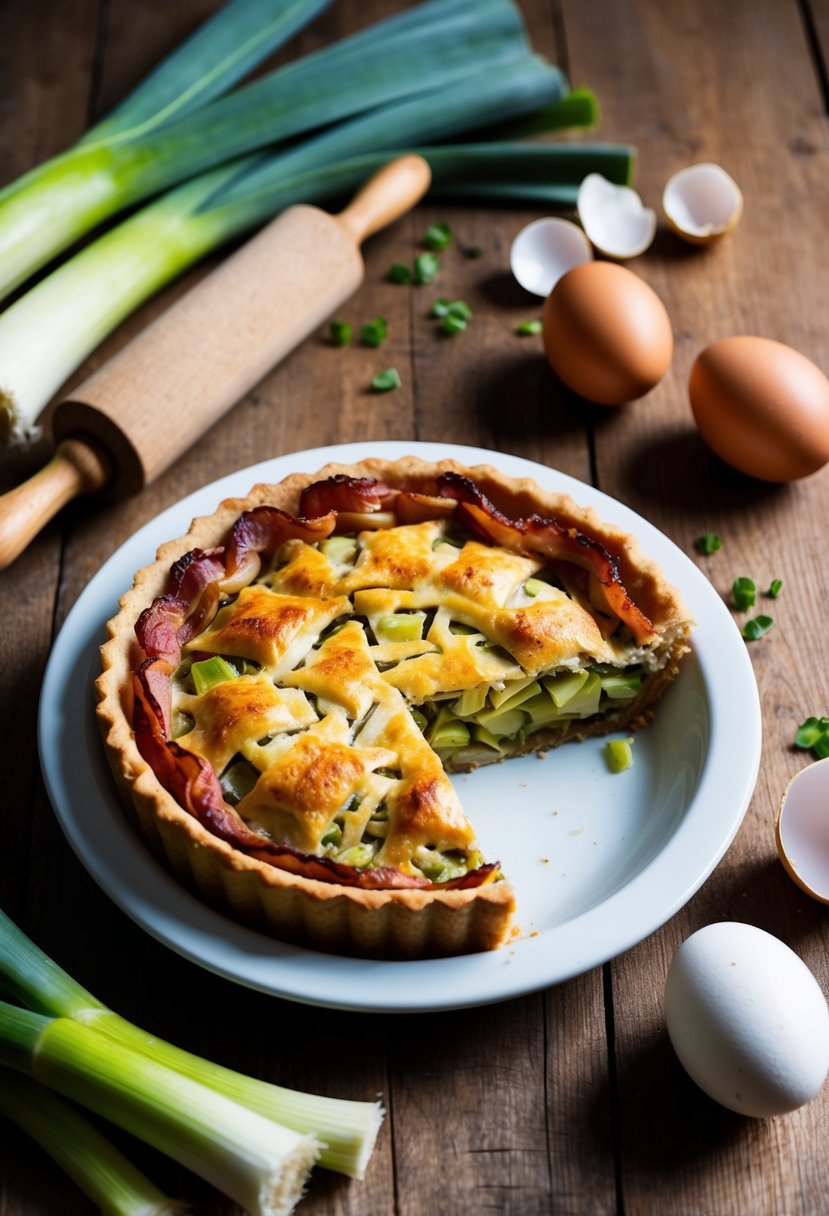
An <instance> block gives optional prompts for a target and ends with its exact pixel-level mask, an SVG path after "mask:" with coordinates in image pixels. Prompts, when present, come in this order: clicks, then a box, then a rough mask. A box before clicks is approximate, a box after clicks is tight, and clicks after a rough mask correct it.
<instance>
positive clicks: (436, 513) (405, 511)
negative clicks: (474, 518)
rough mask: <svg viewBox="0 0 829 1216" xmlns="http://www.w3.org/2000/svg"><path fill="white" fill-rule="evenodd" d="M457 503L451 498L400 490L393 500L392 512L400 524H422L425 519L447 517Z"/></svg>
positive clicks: (449, 516)
mask: <svg viewBox="0 0 829 1216" xmlns="http://www.w3.org/2000/svg"><path fill="white" fill-rule="evenodd" d="M456 506H457V503H456V502H455V501H454V500H453V499H451V498H433V497H432V495H431V494H415V493H413V492H411V491H409V490H401V491H400V493H399V494H398V495H397V498H396V499H395V500H394V512H395V514H396V516H397V519H398V522H399V523H401V524H422V523H423V522H424V521H425V520H427V519H449V518H451V516H452V515H453V513H454V511H455V507H456Z"/></svg>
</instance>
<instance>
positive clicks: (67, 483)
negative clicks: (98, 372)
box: [0, 438, 110, 570]
mask: <svg viewBox="0 0 829 1216" xmlns="http://www.w3.org/2000/svg"><path fill="white" fill-rule="evenodd" d="M109 476H110V463H109V461H108V460H107V458H106V456H104V454H103V452H102V451H101V450H100V449H99V448H97V447H95V445H94V443H92V442H87V441H86V440H85V439H82V438H73V439H64V440H62V441H61V442H60V443H59V444H58V446H57V448H56V449H55V454H54V456H53V457H52V459H51V460H50V461H49V463H48V464H47V465H45V466H44V468H42V469H40V470H39V472H37V473H35V475H34V476H33V477H30V478H29V480H28V481H24V482H23V484H22V485H19V486H15V488H14V489H13V490H9V491H8V493H7V494H3V495H0V570H4V569H5V568H6V566H8V565H10V564H11V563H12V562H13V561H14V559H15V558H16V557H19V556H20V554H21V553H22V552H23V550H24V549H25V548H26V546H27V545H28V544H29V541H31V540H33V539H34V537H35V536H37V534H38V532H39V531H40V530H41V528H43V527H44V526H45V525H46V524H47V523H48V522H49V520H50V519H53V518H54V517H55V515H57V513H58V511H59V510H60V509H61V507H64V506H65V505H66V504H67V503H68V502H70V501H71V500H72V499H73V498H76V497H77V496H78V495H79V494H89V493H91V492H92V491H93V490H100V489H101V488H102V487H103V486H105V485H106V483H107V481H108V480H109Z"/></svg>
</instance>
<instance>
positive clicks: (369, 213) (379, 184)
mask: <svg viewBox="0 0 829 1216" xmlns="http://www.w3.org/2000/svg"><path fill="white" fill-rule="evenodd" d="M431 184H432V170H431V169H430V168H429V164H428V162H427V161H425V160H424V159H423V157H422V156H417V155H416V154H415V153H414V152H412V153H409V154H408V155H407V156H400V157H398V158H397V160H393V161H390V162H389V164H387V165H384V166H383V168H382V169H378V171H377V172H376V173H375V174H374V176H373V177H371V178H369V180H368V181H367V182H366V184H365V185H364V186H363V187H362V189H361V190H359V191H358V193H357V194H356V195H355V196H354V198H353V199H352V200H351V202H350V203H349V205H348V206H347V207H346V209H345V210H344V211H341V212H340V214H339V215H338V216H337V217H336V218H337V221H338V222H339V224H340V226H341V227H342V228H344V229H345V231H346V232H347V233H348V234H349V235H350V236H351V237H352V238H353V240H354V241H355V242H356V244H358V245H361V244H362V242H363V241H364V240H365V239H366V237H369V236H371V235H372V234H373V233H375V232H379V231H380V229H381V228H385V227H386V225H387V224H391V223H392V222H393V221H394V220H396V219H399V218H400V216H401V215H405V214H406V212H407V211H409V210H410V209H411V208H412V207H414V205H415V203H418V202H420V200H421V199H422V198H423V195H424V194H425V193H426V191H427V190H428V189H429V186H430V185H431Z"/></svg>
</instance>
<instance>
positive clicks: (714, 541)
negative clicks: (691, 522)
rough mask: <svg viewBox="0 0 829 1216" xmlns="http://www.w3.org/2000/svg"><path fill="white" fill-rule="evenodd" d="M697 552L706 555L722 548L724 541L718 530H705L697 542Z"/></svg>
mask: <svg viewBox="0 0 829 1216" xmlns="http://www.w3.org/2000/svg"><path fill="white" fill-rule="evenodd" d="M696 545H697V552H699V553H704V554H705V555H706V556H708V555H710V554H711V553H716V552H717V550H718V549H722V541H721V540H720V538H719V536H717V534H716V532H703V534H702V536H700V537H699V539H698V540H697V542H696Z"/></svg>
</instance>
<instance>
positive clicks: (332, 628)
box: [171, 530, 646, 883]
mask: <svg viewBox="0 0 829 1216" xmlns="http://www.w3.org/2000/svg"><path fill="white" fill-rule="evenodd" d="M468 539H469V538H468V537H466V536H463V535H462V534H460V535H459V534H457V533H455V532H454V530H452V531H450V532H449V534H448V535H443V536H441V537H439V538H438V539H437V540H435V542H434V543H433V545H432V548H433V550H434V551H438V550H439V549H441V548H443V549H444V550H446V551H448V552H450V553H452V554H457V552H458V550H459V549H461V548H462V547H463V545H464V544H465V542H466V540H468ZM295 546H296V542H287V543H286V544H285V545H284V546H282V548H281V549H280V550H279V551H278V552H277V554H276V555H275V559H274V562H273V564H272V565H271V567H270V569H269V570H268V571H266V572H263V574H261V575H260V576H259V579H258V580H257V581H258V582H260V583H264V584H265V585H268V584H269V583H270V582H271V580H272V579H273V578H274V577H275V576H276V574H277V572H278V571H279V570H280V569H281V568H282V567H283V566H285V565H287V564H289V563H290V561H291V558H292V554H293V553H294V552H296V548H295ZM310 547H312V548H314V549H316V550H318V551H319V552H320V553H321V554H322V555H323V556H324V557H325V558H326V559H327V560H328V562H329V563H330V564H331V566H332V567H333V568H334V571H335V573H336V574H337V576H338V577H342V576H343V575H344V574H345V575H347V574H348V572H349V570H350V569H352V568H353V567H354V566H355V564H357V563H358V561H359V558H360V554H361V551H362V546H361V544H360V541H359V539H358V538H357V537H356V536H355V535H353V534H345V535H334V536H330V537H328V538H327V539H326V540H323V541H320V542H318V543H316V544H314V545H313V546H310ZM550 588H556V589H558V590H559V591H560V590H565V591H566V593H567V594H569V595H572V592H571V591H570V589H569V588H565V587H564V586H563V584H562V581H561V579H559V578H558V577H557V576H555V575H554V574H553V573H552V572H551V571H549V570H541V571H539V572H538V573H537V574H535V575H534V576H532V577H530V578H527V579H526V580H525V581H524V582H523V584H522V585H521V586H520V587H519V588H518V590H517V591H516V592H515V593H514V596H513V598H512V600H511V601H510V602H511V603H512V604H514V605H518V606H520V605H523V604H528V603H532V602H533V601H536V600H537V598H538V597H541V598H545V597H546V596H548V595H549V594H550ZM231 598H232V597H231ZM574 598H575V597H574ZM436 616H437V609H435V608H426V609H398V610H397V611H393V612H385V613H380V614H379V615H375V616H372V618H371V619H369V618H367V617H365V616H361V615H359V614H355V615H353V616H348V617H346V618H342V617H340V618H339V619H337V620H335V621H333V622H332V623H331V624H329V625H328V626H326V627H325V628H324V629H323V630H322V632H321V634H320V636H319V638H318V639H317V640H316V642H315V643H314V644H313V646H312V647H311V648H310V651H309V653H311V654H313V653H314V652H316V651H318V650H319V648H320V647H321V646H322V645H323V644H324V643H325V642H327V641H328V640H329V639H331V638H333V637H334V636H335V635H336V634H338V633H339V632H340V631H341V630H342V629H343V628H345V627H346V625H347V624H348V623H349V622H352V621H357V622H359V623H360V624H361V626H362V628H363V630H364V632H365V635H366V638H367V641H368V643H369V645H370V646H384V645H386V646H387V645H388V644H399V645H400V646H401V650H402V653H401V657H400V658H399V659H394V660H392V661H389V662H385V661H377V662H376V667H377V670H378V671H379V672H381V673H382V672H383V671H387V670H391V669H393V668H395V667H396V666H398V664H400V663H405V662H406V661H407V659H409V658H411V657H414V656H415V655H416V654H419V653H423V648H424V647H425V648H426V649H428V650H429V651H431V652H434V653H440V652H441V647H440V646H439V645H438V644H437V643H436V642H434V641H432V640H431V636H430V635H431V634H432V632H433V624H434V623H435V620H436ZM448 628H449V632H450V633H452V634H454V635H459V636H469V637H471V638H472V637H473V636H474V639H475V640H474V641H473V642H472V643H471V644H472V645H474V646H480V647H482V648H484V649H485V650H487V652H488V653H490V654H492V655H496V656H498V657H500V658H503V659H504V660H505V661H506V662H508V663H512V664H513V665H514V660H513V658H512V656H511V655H509V654H508V652H506V651H505V650H504V649H503V648H502V647H501V646H499V645H498V644H497V643H495V642H493V641H492V640H491V639H489V638H488V637H487V636H486V635H485V634H483V633H481V632H480V631H479V630H478V629H477V628H476V627H475V626H473V625H470V624H468V623H466V622H464V621H460V620H454V619H453V620H451V621H450V622H449V626H448ZM418 643H422V644H423V646H422V647H418V646H417V644H418ZM407 647H408V649H409V650H411V652H412V653H411V654H407V653H406V649H407ZM303 666H305V660H304V659H303V660H302V661H301V662H300V663H299V665H298V667H297V668H296V669H295V670H297V671H298V670H301V669H302V667H303ZM260 672H261V673H262V678H263V679H267V678H268V676H267V671H265V670H263V668H262V666H261V664H259V663H257V662H254V661H252V660H249V659H245V658H239V657H237V656H229V655H227V656H226V655H210V656H207V657H204V656H203V654H202V656H201V657H200V656H199V653H198V651H196V652H195V654H190V655H187V656H185V657H184V658H183V660H182V662H181V664H180V665H179V668H178V670H177V672H176V675H175V677H174V681H173V688H174V708H173V713H172V723H171V736H172V738H174V739H175V738H180V737H182V736H184V735H187V734H188V733H189V732H190V731H192V730H193V728H194V726H195V724H196V723H195V719H194V713H196V714H197V712H198V710H197V708H194V705H193V702H194V700H197V699H198V698H199V697H201V696H203V695H204V694H205V693H208V692H209V691H210V690H211V689H213V688H215V687H216V686H217V685H219V684H221V683H223V682H225V681H227V680H235V679H238V678H239V677H240V676H250V675H256V674H258V673H260ZM645 677H646V671H645V667H644V665H643V664H642V663H628V664H627V665H615V664H611V663H592V664H589V665H584V666H582V665H571V666H566V667H563V668H560V669H558V670H553V671H550V672H547V673H541V674H539V675H537V676H526V677H524V678H519V679H506V680H503V681H500V682H498V683H495V684H487V683H482V684H478V685H476V686H474V687H472V688H467V689H464V690H463V691H460V692H458V691H455V692H451V691H450V692H439V693H437V694H435V695H434V696H433V697H432V698H431V699H429V700H426V701H422V702H421V703H419V704H412V703H410V704H409V706H408V708H409V712H410V713H411V715H412V718H413V719H414V722H415V723H416V724H417V726H418V728H419V729H420V731H421V732H422V733H423V735H424V736H425V738H426V740H427V742H428V743H429V744H430V746H431V747H432V749H433V750H434V752H435V753H436V754H437V755H438V756H439V757H440V759H441V761H442V763H443V764H444V765H445V766H447V767H448V766H454V767H460V766H462V765H464V764H474V763H479V762H480V761H481V759H482V758H483V759H486V758H487V753H492V754H493V755H491V756H490V758H493V759H494V758H495V757H496V756H502V755H506V754H508V753H510V752H512V751H514V750H515V748H516V747H518V746H520V745H521V744H522V743H523V742H524V741H525V740H526V739H528V738H530V737H531V736H533V735H534V734H536V733H537V732H540V731H544V730H555V729H561V730H564V729H565V728H566V727H567V726H568V724H570V723H572V722H574V721H586V720H588V719H592V718H595V717H596V716H599V715H602V714H607V713H611V712H613V711H614V710H617V709H619V708H620V707H621V706H622V705H623V704H624V703H625V702H630V701H631V700H633V699H634V698H635V697H636V696H637V695H638V694H639V691H640V689H641V687H642V684H643V681H644V679H645ZM182 694H184V702H185V705H184V707H183V708H182V707H181V705H180V704H179V706H178V707H176V696H177V695H178V699H179V701H181V699H182ZM306 699H307V702H308V704H309V706H310V707H311V708H312V709H313V711H314V713H315V714H316V715H317V718H318V719H321V718H322V717H323V716H324V715H323V713H322V709H321V707H319V706H318V705H317V698H316V697H315V696H314V695H313V694H312V693H307V694H306ZM371 712H372V711H371V710H370V711H369V714H368V716H367V717H365V718H363V720H362V721H357V720H355V721H354V722H353V723H352V724H351V725H352V738H353V737H354V735H355V734H357V733H359V730H360V729H362V727H364V726H365V723H366V721H367V720H368V717H370V715H371ZM306 726H307V724H306V725H305V726H299V727H289V728H287V729H286V730H284V731H281V732H280V736H285V735H290V734H294V733H302V731H303V730H304V729H306ZM277 738H278V737H277ZM270 743H271V737H270V736H265V737H264V738H262V739H260V740H258V745H257V746H258V748H259V749H261V753H262V757H263V758H265V757H266V755H267V751H268V744H270ZM244 750H245V752H246V755H243V754H241V753H237V754H236V755H234V756H233V758H232V759H231V761H230V762H229V763H228V764H227V765H225V767H224V769H223V770H222V772H221V773H220V774H219V780H220V785H221V788H222V792H223V794H224V797H225V798H226V800H227V802H228V803H229V804H230V805H231V806H237V805H238V804H239V803H241V802H243V801H244V799H245V798H246V797H247V796H248V795H249V794H250V793H251V791H252V790H253V789H254V787H255V786H256V784H257V782H258V780H259V777H260V773H261V771H262V770H261V767H259V765H261V763H262V761H261V760H260V761H258V763H254V761H253V760H252V759H251V758H250V756H251V755H252V753H253V752H255V751H256V750H257V749H256V748H252V747H250V746H248V745H246V746H245V748H244ZM376 775H377V776H379V777H382V778H386V779H388V780H389V781H390V782H396V781H399V780H400V778H401V773H400V771H399V770H395V769H389V768H380V769H377V770H376ZM359 805H360V798H359V797H358V796H352V797H351V798H350V799H349V800H348V801H347V802H346V804H345V805H344V806H343V807H342V808H341V809H340V810H339V811H338V812H337V813H336V814H335V815H334V816H333V818H332V819H331V821H330V823H329V824H328V825H327V827H326V828H325V830H324V831H323V833H322V835H321V837H320V843H319V850H318V852H319V855H320V856H323V857H327V858H330V859H331V860H332V861H335V862H337V863H339V864H342V865H347V866H353V867H355V868H357V869H365V868H366V867H370V866H372V865H374V864H377V863H376V858H377V855H378V853H379V852H380V850H381V848H382V846H383V843H384V840H385V838H386V836H387V835H388V833H389V830H390V826H391V821H390V816H389V809H388V806H387V804H386V802H385V801H384V800H382V799H381V800H380V801H379V803H378V805H377V806H376V807H375V808H374V809H373V811H372V813H371V815H370V816H369V817H368V818H367V819H365V822H363V823H362V827H360V823H361V820H362V819H363V818H364V817H363V816H361V815H360V814H359ZM249 826H251V827H253V828H255V829H256V830H258V831H260V832H262V833H263V835H265V836H269V833H268V831H267V829H266V828H265V827H263V826H262V825H261V824H256V823H254V822H251V823H250V825H249ZM355 834H359V839H357V840H356V842H355ZM483 864H484V862H483V858H482V856H481V855H480V853H478V852H476V851H470V852H468V853H464V852H461V851H453V850H445V851H441V850H440V849H438V848H436V847H434V846H431V845H428V846H427V845H419V846H417V847H416V848H415V849H414V851H413V853H412V856H411V864H410V865H409V866H408V867H407V869H408V870H409V872H410V873H412V874H413V875H416V876H422V877H424V878H426V879H428V880H429V881H430V882H434V883H443V882H448V881H451V880H452V879H456V878H460V877H462V876H463V875H464V874H466V873H468V872H469V871H471V870H474V869H476V868H477V867H479V866H481V865H483Z"/></svg>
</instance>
